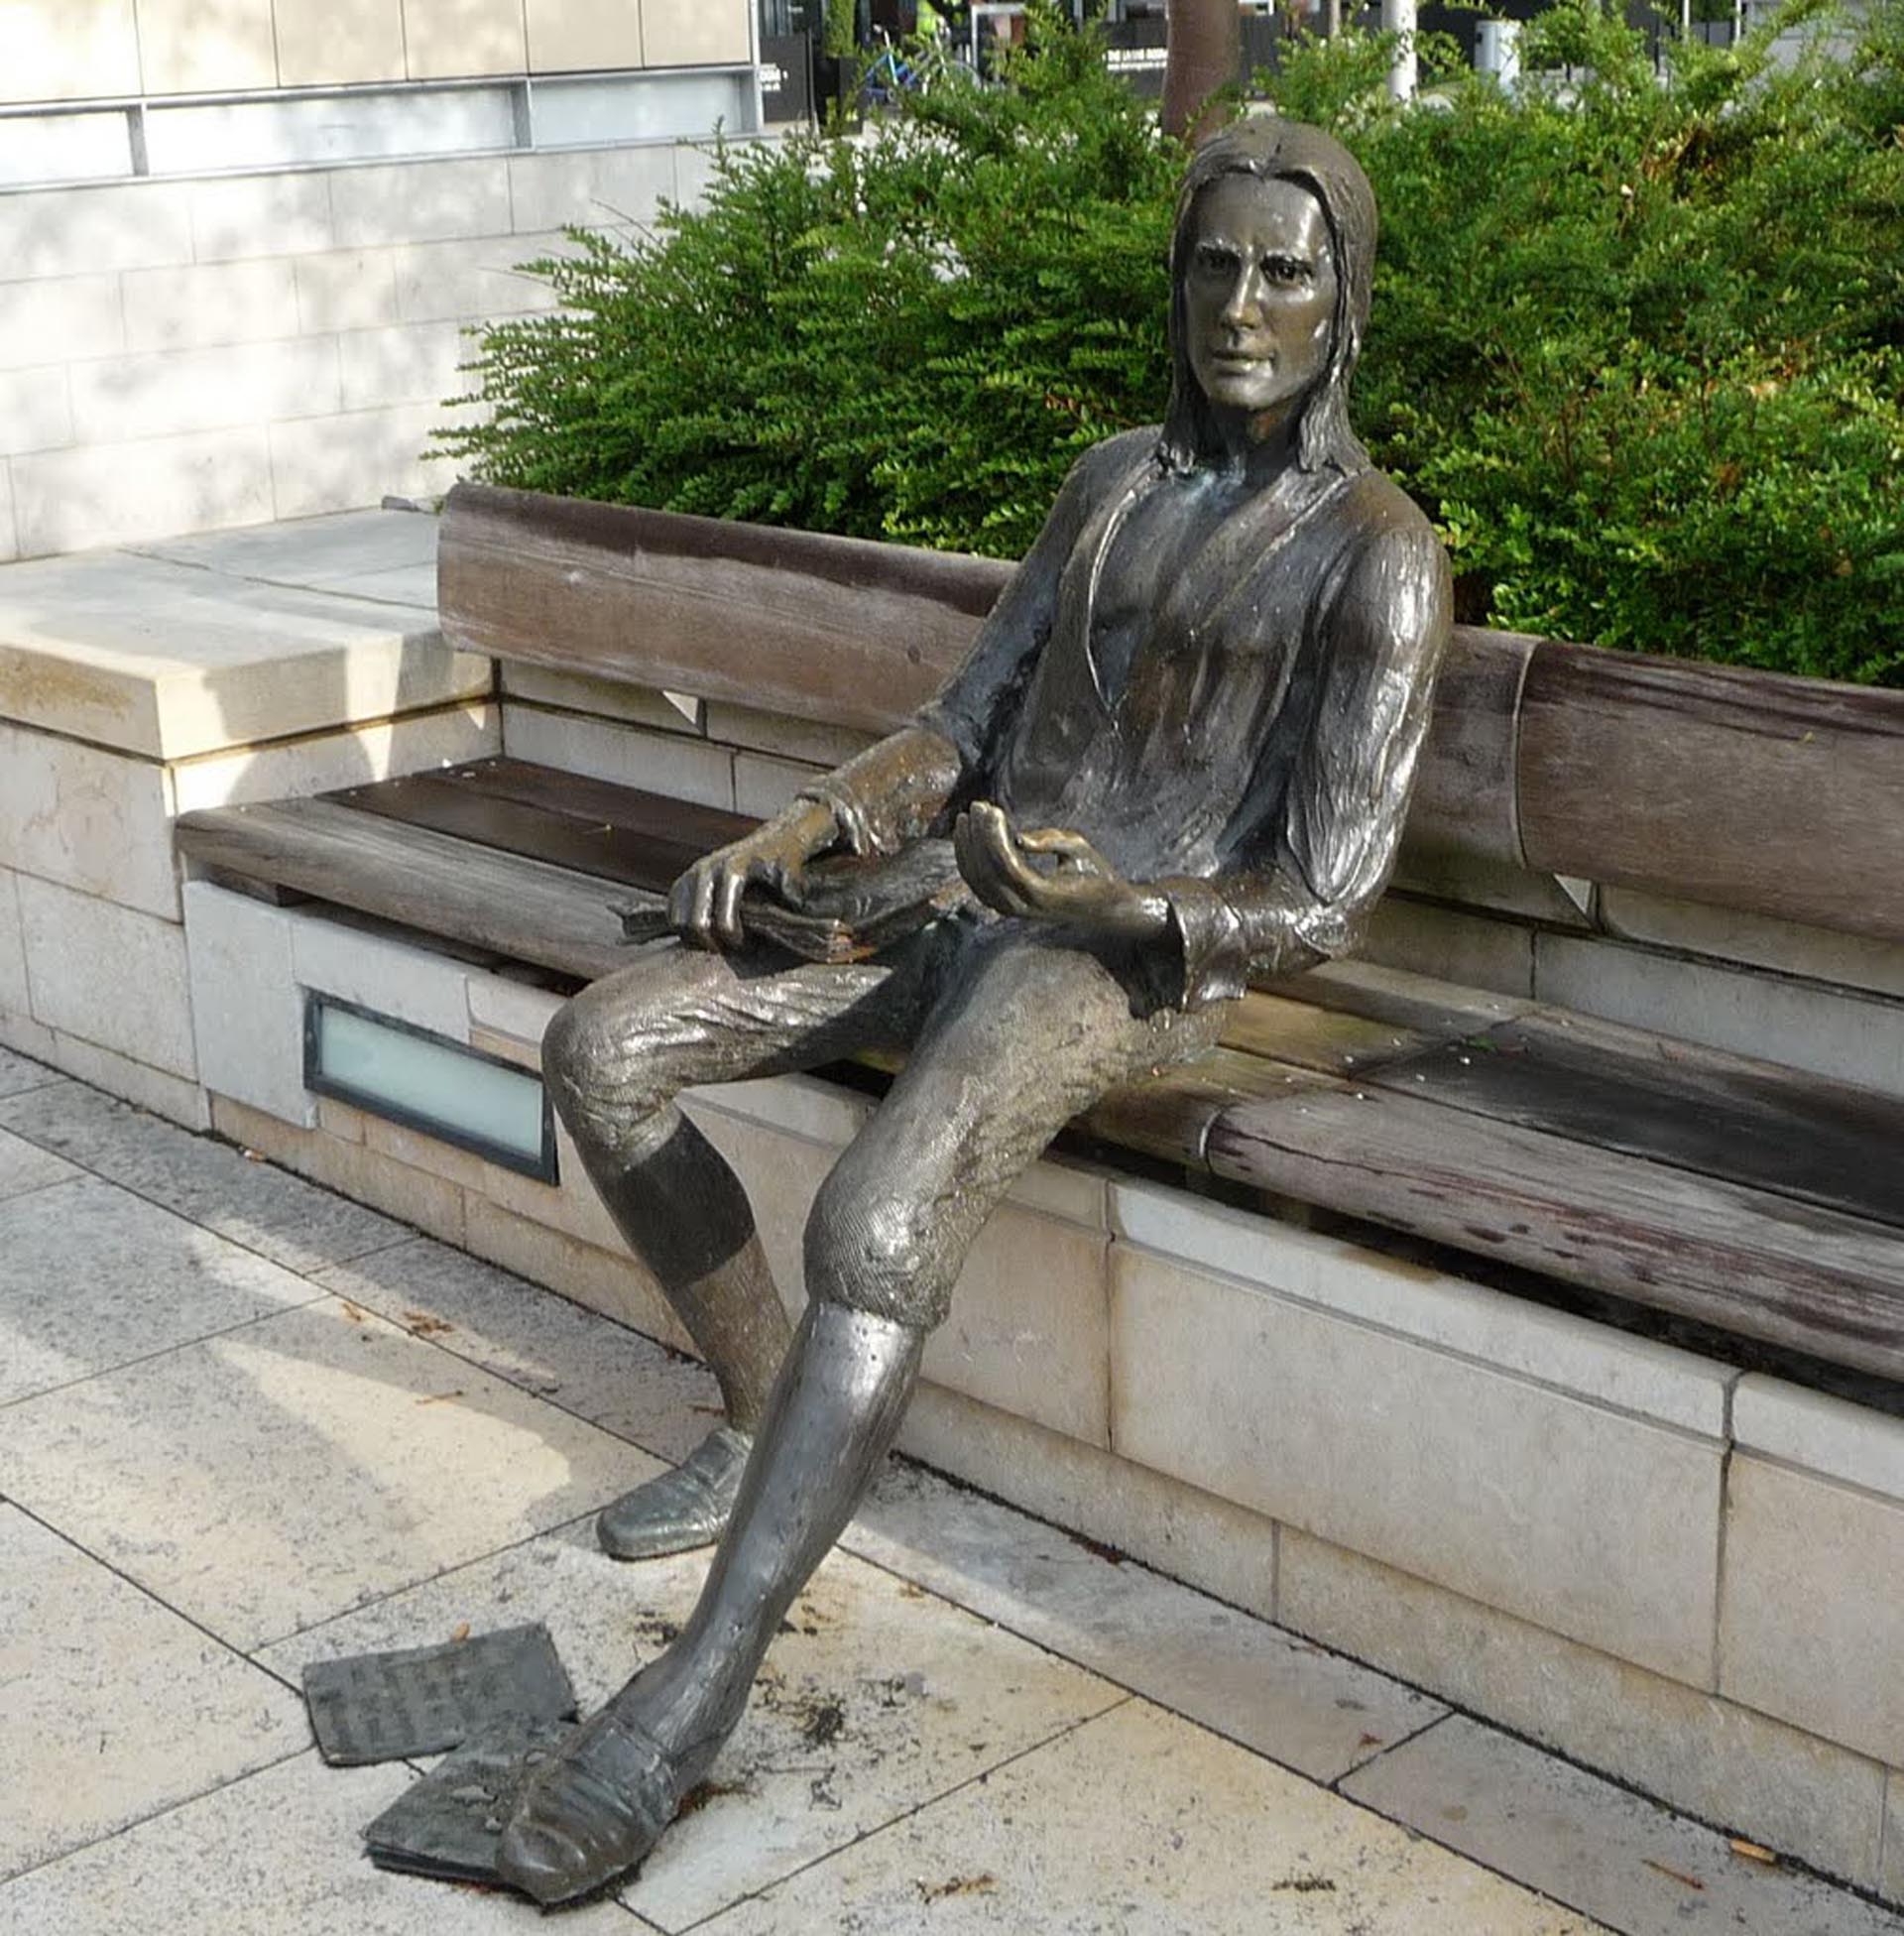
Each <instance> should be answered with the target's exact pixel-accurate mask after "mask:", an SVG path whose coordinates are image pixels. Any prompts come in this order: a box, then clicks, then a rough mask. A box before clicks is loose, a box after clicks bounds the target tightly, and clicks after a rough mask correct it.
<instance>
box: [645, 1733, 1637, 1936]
mask: <svg viewBox="0 0 1904 1936" xmlns="http://www.w3.org/2000/svg"><path fill="white" fill-rule="evenodd" d="M633 1899H634V1900H635V1901H636V1902H637V1903H638V1904H639V1902H640V1900H641V1898H640V1896H639V1895H638V1896H635V1897H634V1898H633ZM1599 1927H1600V1925H1599V1924H1597V1923H1594V1922H1591V1921H1589V1920H1588V1919H1586V1918H1585V1917H1582V1916H1580V1915H1577V1914H1575V1913H1573V1912H1571V1911H1569V1910H1566V1909H1561V1908H1558V1907H1556V1906H1555V1905H1554V1904H1552V1903H1550V1902H1546V1901H1543V1900H1542V1899H1541V1898H1540V1897H1539V1896H1536V1895H1533V1894H1530V1893H1529V1892H1528V1891H1527V1890H1525V1889H1522V1888H1520V1887H1517V1886H1516V1885H1515V1884H1514V1883H1512V1882H1508V1881H1505V1880H1503V1879H1502V1878H1501V1877H1499V1876H1493V1875H1490V1874H1489V1873H1488V1872H1487V1870H1485V1869H1482V1868H1480V1867H1478V1866H1477V1865H1475V1864H1473V1863H1470V1862H1467V1861H1465V1860H1464V1859H1463V1858H1461V1857H1459V1856H1455V1855H1451V1854H1450V1853H1449V1852H1448V1851H1447V1850H1445V1849H1439V1848H1436V1847H1435V1846H1434V1844H1433V1843H1430V1842H1423V1841H1419V1840H1417V1839H1416V1838H1414V1837H1412V1836H1411V1835H1409V1834H1408V1833H1407V1832H1406V1831H1405V1830H1403V1829H1399V1828H1396V1827H1394V1826H1393V1825H1392V1824H1390V1823H1387V1822H1383V1821H1380V1820H1378V1819H1377V1818H1375V1817H1374V1816H1372V1815H1369V1814H1368V1813H1366V1812H1364V1811H1363V1810H1361V1809H1359V1808H1356V1807H1355V1806H1354V1805H1353V1804H1351V1803H1349V1802H1346V1801H1344V1800H1343V1799H1342V1798H1341V1797H1340V1796H1339V1795H1335V1794H1331V1793H1330V1792H1329V1791H1328V1790H1327V1789H1322V1788H1317V1787H1313V1786H1311V1785H1310V1784H1309V1783H1308V1782H1306V1781H1304V1780H1303V1779H1302V1778H1301V1776H1299V1775H1293V1774H1289V1773H1286V1772H1284V1771H1283V1770H1282V1769H1280V1768H1276V1767H1273V1766H1271V1765H1270V1764H1269V1763H1268V1762H1266V1761H1264V1760H1261V1759H1259V1758H1258V1757H1257V1756H1255V1755H1250V1754H1249V1753H1248V1752H1247V1751H1246V1750H1244V1749H1240V1748H1237V1747H1235V1746H1234V1745H1233V1744H1231V1743H1229V1742H1225V1741H1222V1740H1220V1739H1219V1738H1218V1737H1216V1736H1215V1735H1212V1734H1208V1733H1206V1732H1205V1731H1204V1730H1203V1729H1201V1728H1197V1727H1195V1726H1193V1725H1192V1724H1191V1723H1189V1722H1187V1721H1183V1720H1181V1719H1179V1718H1178V1717H1177V1716H1175V1715H1171V1714H1166V1713H1164V1712H1163V1711H1162V1710H1161V1709H1159V1708H1155V1707H1152V1706H1150V1705H1149V1704H1148V1703H1147V1702H1143V1701H1136V1700H1132V1701H1129V1702H1127V1703H1126V1704H1125V1705H1124V1706H1122V1707H1120V1708H1118V1709H1117V1710H1115V1711H1114V1712H1113V1713H1110V1714H1107V1715H1105V1716H1103V1717H1101V1718H1100V1719H1098V1720H1096V1721H1093V1722H1090V1723H1089V1724H1087V1725H1086V1726H1084V1727H1080V1728H1078V1729H1075V1730H1073V1731H1072V1732H1071V1733H1070V1734H1067V1735H1065V1736H1064V1737H1063V1738H1062V1739H1060V1740H1058V1741H1055V1742H1053V1743H1051V1744H1050V1745H1048V1746H1047V1747H1045V1748H1042V1749H1040V1750H1038V1751H1037V1752H1036V1753H1035V1754H1032V1755H1025V1756H1024V1757H1023V1758H1021V1759H1019V1760H1017V1761H1014V1762H1013V1763H1012V1764H1011V1766H1010V1767H1006V1768H1002V1769H1000V1770H999V1771H998V1772H996V1773H994V1774H993V1775H991V1776H990V1777H989V1778H988V1779H987V1780H986V1781H984V1782H982V1783H981V1782H973V1783H971V1784H970V1785H969V1786H967V1787H966V1788H964V1789H962V1790H961V1791H960V1792H959V1793H958V1794H956V1795H953V1796H951V1797H949V1798H948V1799H946V1800H944V1801H941V1802H938V1803H936V1804H935V1805H934V1806H932V1807H930V1808H927V1809H924V1810H922V1811H920V1813H918V1814H916V1815H914V1816H911V1817H909V1818H908V1819H907V1820H905V1821H902V1822H898V1823H895V1824H894V1825H893V1826H892V1827H891V1828H889V1829H886V1830H883V1831H882V1832H881V1833H880V1834H878V1835H876V1836H872V1837H869V1838H868V1839H867V1840H866V1841H864V1842H862V1843H859V1844H858V1845H856V1846H855V1847H854V1848H852V1849H849V1850H847V1851H845V1852H844V1853H842V1854H840V1855H838V1856H835V1857H833V1858H832V1859H831V1860H830V1861H828V1862H825V1863H822V1864H820V1865H818V1866H816V1867H815V1868H813V1869H810V1870H808V1871H806V1872H805V1874H803V1875H801V1876H795V1877H794V1878H793V1879H792V1880H791V1881H790V1882H787V1883H785V1884H782V1885H781V1886H780V1887H778V1888H775V1889H772V1890H769V1891H768V1892H767V1893H765V1894H764V1895H763V1896H761V1897H760V1898H759V1899H758V1900H755V1901H751V1902H745V1903H742V1904H740V1905H738V1906H737V1907H735V1908H734V1909H731V1910H729V1911H728V1913H727V1914H725V1915H723V1916H720V1917H718V1918H716V1919H715V1920H714V1921H713V1922H711V1923H709V1924H708V1925H706V1930H707V1936H790V1932H793V1931H796V1930H798V1931H806V1930H820V1929H843V1930H852V1931H854V1932H855V1936H897V1933H898V1932H907V1936H910V1933H911V1932H916V1931H919V1930H931V1931H932V1932H933V1933H934V1936H959V1932H962V1931H969V1930H1011V1931H1014V1932H1018V1931H1028V1930H1037V1931H1039V1932H1042V1933H1046V1936H1098V1933H1099V1932H1104V1933H1105V1936H1109V1932H1113V1931H1115V1932H1116V1936H1186V1933H1187V1932H1192V1931H1194V1932H1196V1936H1582V1932H1589V1931H1593V1930H1596V1929H1598V1928H1599Z"/></svg>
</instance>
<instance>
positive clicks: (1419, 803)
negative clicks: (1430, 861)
mask: <svg viewBox="0 0 1904 1936" xmlns="http://www.w3.org/2000/svg"><path fill="white" fill-rule="evenodd" d="M1539 643H1540V642H1539V641H1538V640H1536V639H1530V638H1528V637H1527V636H1526V635H1525V634H1523V633H1518V632H1484V631H1480V630H1478V629H1476V628H1474V627H1471V626H1462V627H1460V628H1458V629H1457V631H1456V633H1455V636H1454V638H1453V640H1452V641H1451V642H1450V645H1449V648H1448V657H1447V659H1446V660H1445V661H1444V662H1443V664H1442V668H1441V676H1440V677H1439V678H1438V679H1437V680H1436V681H1435V709H1434V712H1433V714H1432V715H1431V716H1430V718H1429V722H1428V743H1427V745H1426V746H1425V747H1424V748H1423V749H1422V757H1421V768H1420V771H1419V772H1418V774H1417V775H1416V779H1415V797H1414V801H1413V804H1412V805H1411V806H1410V808H1409V813H1408V833H1407V841H1406V845H1407V848H1408V849H1409V850H1410V851H1414V852H1420V851H1423V850H1426V851H1430V852H1433V851H1445V850H1452V851H1453V852H1456V853H1462V854H1473V855H1476V856H1477V857H1479V858H1481V859H1484V860H1492V861H1505V862H1507V863H1508V864H1509V865H1511V866H1514V867H1521V866H1524V865H1525V857H1524V855H1523V854H1522V852H1521V837H1520V807H1519V789H1520V689H1521V686H1522V684H1523V682H1524V681H1525V679H1526V676H1527V667H1528V665H1529V664H1530V662H1531V661H1532V659H1533V656H1534V649H1535V647H1536V646H1537V645H1538V644H1539Z"/></svg>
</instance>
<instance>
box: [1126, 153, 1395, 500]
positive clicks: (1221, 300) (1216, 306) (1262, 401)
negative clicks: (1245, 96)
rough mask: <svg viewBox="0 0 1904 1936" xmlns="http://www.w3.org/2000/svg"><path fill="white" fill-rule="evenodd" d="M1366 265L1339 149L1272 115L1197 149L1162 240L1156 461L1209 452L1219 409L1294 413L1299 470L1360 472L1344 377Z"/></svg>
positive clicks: (1364, 224) (1365, 193)
mask: <svg viewBox="0 0 1904 1936" xmlns="http://www.w3.org/2000/svg"><path fill="white" fill-rule="evenodd" d="M1374 261H1375V198H1374V194H1373V192H1372V191H1371V190H1370V188H1369V186H1368V177H1367V176H1365V175H1364V174H1363V172H1362V170H1361V168H1360V167H1359V166H1358V165H1357V163H1356V160H1355V157H1354V156H1352V155H1351V154H1350V153H1349V151H1348V150H1347V149H1346V148H1344V147H1343V146H1342V144H1341V143H1340V142H1338V141H1335V140H1333V139H1332V138H1331V137H1330V136H1328V135H1326V134H1324V133H1323V132H1322V130H1321V129H1320V128H1311V127H1307V126H1305V125H1304V124H1303V123H1301V122H1299V121H1284V120H1282V119H1280V118H1279V117H1277V116H1273V115H1254V116H1251V117H1249V119H1247V120H1243V121H1239V122H1237V123H1235V124H1234V125H1233V126H1231V127H1229V128H1226V129H1225V130H1224V131H1223V132H1222V133H1221V134H1218V135H1216V136H1214V137H1213V138H1212V139H1211V140H1210V141H1208V142H1206V143H1205V144H1204V146H1203V147H1202V148H1200V149H1199V150H1198V151H1197V154H1196V156H1195V158H1194V160H1192V162H1191V164H1190V166H1189V168H1188V170H1187V171H1186V172H1185V174H1184V179H1183V187H1182V189H1181V191H1180V192H1179V194H1178V196H1177V216H1176V226H1175V228H1174V230H1173V232H1172V235H1171V242H1170V360H1171V387H1170V405H1169V409H1168V412H1167V413H1166V415H1165V417H1164V424H1163V438H1162V443H1161V446H1160V450H1161V454H1162V457H1163V460H1164V462H1165V463H1167V464H1168V465H1169V466H1170V467H1171V468H1172V469H1175V470H1189V469H1193V468H1194V467H1195V466H1196V465H1197V464H1199V463H1201V462H1204V461H1206V460H1207V459H1208V458H1210V457H1211V456H1212V455H1214V454H1215V453H1216V452H1217V451H1218V450H1219V449H1220V448H1221V447H1222V442H1223V440H1222V438H1221V437H1220V435H1219V432H1218V428H1217V424H1218V420H1219V416H1220V414H1221V413H1224V412H1234V413H1239V414H1241V415H1243V416H1244V417H1246V418H1248V419H1249V420H1251V421H1254V422H1260V423H1264V424H1273V423H1276V422H1279V421H1282V420H1284V419H1286V418H1287V416H1288V415H1289V414H1290V413H1291V412H1293V413H1294V415H1295V421H1296V446H1295V447H1296V455H1297V461H1298V462H1299V463H1300V465H1301V466H1302V468H1303V469H1304V470H1320V469H1323V468H1324V467H1325V466H1327V467H1330V468H1334V469H1337V470H1342V471H1358V470H1363V469H1366V468H1367V466H1368V454H1367V453H1366V452H1365V451H1364V450H1363V448H1362V445H1361V444H1360V443H1358V442H1357V440H1356V437H1355V433H1354V431H1352V430H1351V429H1350V427H1349V380H1350V378H1351V376H1352V375H1353V374H1354V371H1355V367H1356V359H1357V358H1358V357H1359V356H1360V355H1361V354H1362V339H1363V332H1364V329H1365V327H1366V326H1367V323H1368V292H1369V285H1370V282H1371V279H1372V277H1373V273H1374Z"/></svg>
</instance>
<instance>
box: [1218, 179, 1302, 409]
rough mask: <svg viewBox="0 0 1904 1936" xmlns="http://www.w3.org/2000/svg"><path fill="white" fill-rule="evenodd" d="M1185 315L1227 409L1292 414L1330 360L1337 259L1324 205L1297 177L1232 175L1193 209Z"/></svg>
mask: <svg viewBox="0 0 1904 1936" xmlns="http://www.w3.org/2000/svg"><path fill="white" fill-rule="evenodd" d="M1186 240H1187V242H1188V248H1187V250H1186V252H1185V253H1186V256H1187V262H1186V265H1185V267H1184V270H1183V320H1184V329H1185V335H1186V337H1187V343H1186V348H1187V350H1188V353H1189V358H1190V368H1191V371H1192V372H1193V374H1194V375H1195V377H1196V379H1197V382H1198V384H1199V385H1200V386H1201V387H1202V390H1203V394H1204V395H1205V396H1206V397H1207V398H1208V399H1209V400H1210V402H1211V403H1212V404H1214V405H1216V406H1217V407H1218V408H1219V409H1227V410H1236V411H1242V412H1244V413H1246V414H1247V415H1249V417H1250V418H1252V419H1259V418H1263V417H1264V416H1265V415H1273V418H1274V419H1275V420H1280V419H1281V418H1283V417H1285V416H1286V415H1287V413H1288V410H1289V408H1290V407H1292V406H1293V405H1294V404H1295V403H1296V402H1297V401H1298V400H1299V399H1301V398H1302V397H1303V396H1305V395H1306V394H1307V393H1308V391H1309V389H1310V388H1311V386H1312V385H1313V384H1315V382H1316V381H1317V380H1318V379H1319V378H1320V377H1321V376H1322V374H1323V372H1324V370H1326V369H1327V368H1328V364H1329V350H1330V337H1331V333H1332V325H1333V323H1334V320H1335V313H1336V263H1335V257H1334V253H1333V251H1332V249H1331V247H1330V242H1329V225H1328V223H1327V222H1326V221H1325V220H1324V218H1323V213H1322V204H1321V203H1320V202H1318V201H1317V199H1316V198H1315V196H1314V195H1313V194H1311V193H1310V191H1309V190H1308V189H1307V188H1305V187H1303V186H1302V185H1301V184H1300V183H1298V182H1265V181H1261V180H1259V179H1257V178H1256V177H1255V176H1252V175H1225V176H1221V177H1219V178H1218V179H1217V180H1216V181H1215V182H1211V184H1210V185H1209V186H1208V187H1207V188H1205V189H1204V190H1203V192H1202V193H1201V194H1200V195H1198V196H1197V199H1196V202H1195V204H1194V205H1193V207H1192V208H1191V211H1190V225H1189V235H1188V237H1187V238H1186Z"/></svg>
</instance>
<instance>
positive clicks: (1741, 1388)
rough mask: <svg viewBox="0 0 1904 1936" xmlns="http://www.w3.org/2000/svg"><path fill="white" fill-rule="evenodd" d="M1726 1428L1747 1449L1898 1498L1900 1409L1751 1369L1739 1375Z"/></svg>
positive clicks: (1902, 1468) (1902, 1478)
mask: <svg viewBox="0 0 1904 1936" xmlns="http://www.w3.org/2000/svg"><path fill="white" fill-rule="evenodd" d="M1900 1405H1901V1407H1904V1394H1900ZM1732 1435H1733V1437H1734V1438H1735V1439H1736V1440H1737V1442H1738V1443H1739V1445H1740V1446H1742V1447H1746V1448H1748V1449H1750V1450H1751V1451H1754V1452H1762V1453H1765V1454H1767V1455H1768V1456H1770V1457H1772V1458H1775V1459H1782V1460H1784V1461H1785V1462H1786V1463H1788V1464H1790V1465H1795V1466H1804V1467H1806V1468H1808V1469H1809V1470H1810V1471H1813V1472H1816V1473H1819V1474H1821V1475H1823V1476H1824V1477H1825V1478H1827V1479H1842V1480H1843V1481H1844V1483H1845V1484H1846V1485H1848V1486H1862V1487H1863V1488H1865V1489H1866V1490H1867V1491H1869V1492H1873V1493H1884V1494H1887V1495H1888V1496H1889V1497H1891V1498H1892V1499H1896V1500H1904V1415H1898V1414H1894V1413H1891V1412H1883V1411H1875V1410H1873V1409H1872V1408H1871V1407H1870V1406H1868V1405H1861V1404H1852V1403H1851V1402H1849V1400H1847V1399H1844V1398H1834V1397H1829V1396H1827V1394H1826V1393H1824V1392H1808V1391H1807V1390H1806V1389H1805V1388H1804V1387H1803V1386H1800V1385H1789V1384H1787V1383H1786V1382H1785V1381H1784V1380H1783V1379H1776V1378H1767V1377H1764V1376H1763V1375H1761V1374H1759V1373H1756V1372H1754V1373H1751V1374H1750V1375H1748V1376H1747V1377H1745V1378H1742V1379H1741V1380H1740V1381H1739V1385H1738V1393H1737V1396H1736V1397H1735V1398H1734V1399H1733V1401H1732Z"/></svg>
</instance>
